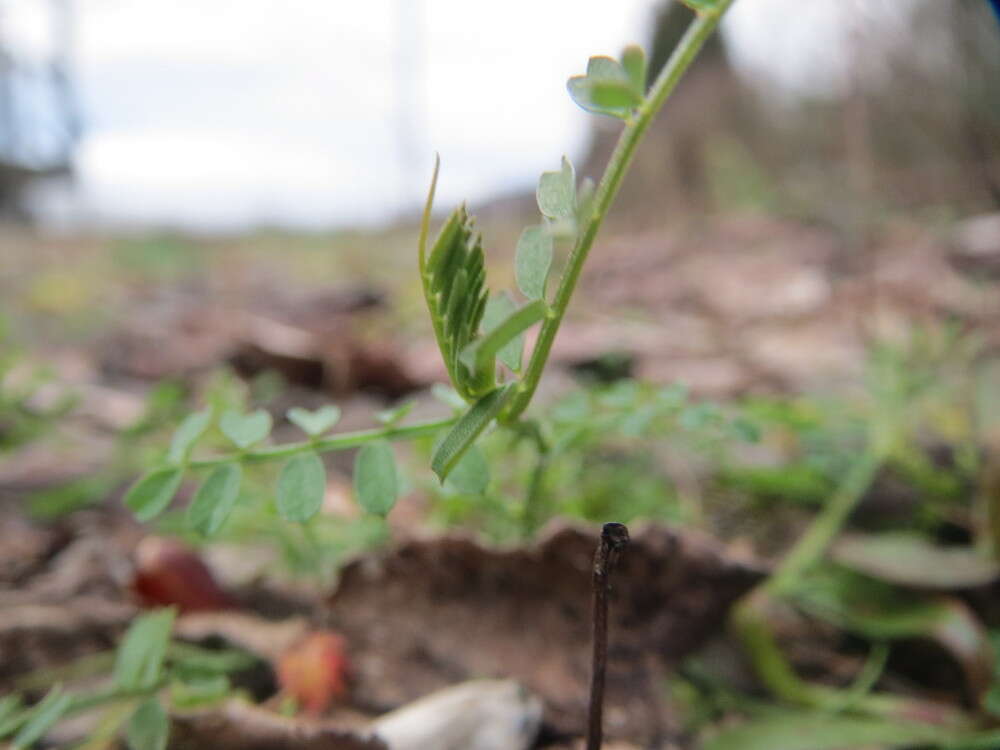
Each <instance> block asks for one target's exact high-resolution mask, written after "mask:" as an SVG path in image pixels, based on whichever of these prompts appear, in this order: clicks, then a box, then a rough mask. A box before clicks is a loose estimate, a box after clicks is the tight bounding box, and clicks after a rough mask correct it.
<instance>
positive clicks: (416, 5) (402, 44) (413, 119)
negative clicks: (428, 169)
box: [395, 0, 426, 210]
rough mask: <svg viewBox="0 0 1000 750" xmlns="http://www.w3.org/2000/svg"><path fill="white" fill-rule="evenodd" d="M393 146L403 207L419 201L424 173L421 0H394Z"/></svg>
mask: <svg viewBox="0 0 1000 750" xmlns="http://www.w3.org/2000/svg"><path fill="white" fill-rule="evenodd" d="M395 16H396V76H395V78H396V117H395V120H396V147H397V151H398V160H399V162H398V163H399V191H398V193H399V194H398V204H399V207H400V209H403V210H406V209H408V208H409V207H410V206H411V204H413V203H414V202H418V201H419V197H420V195H421V194H422V192H423V183H424V178H425V177H426V175H423V174H421V166H422V165H423V163H424V162H425V161H426V159H425V158H424V157H425V156H426V155H425V154H424V150H425V147H424V140H425V137H424V126H425V121H426V120H425V101H424V84H425V80H426V77H425V68H424V20H425V7H424V2H423V0H396V13H395Z"/></svg>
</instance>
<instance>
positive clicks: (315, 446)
mask: <svg viewBox="0 0 1000 750" xmlns="http://www.w3.org/2000/svg"><path fill="white" fill-rule="evenodd" d="M457 419H458V418H457V417H449V418H447V419H438V420H435V421H432V422H419V423H417V424H411V425H404V426H402V427H397V426H390V427H380V428H377V429H373V430H358V431H356V432H343V433H340V434H339V435H333V436H331V437H327V438H320V439H317V440H301V441H299V442H295V443H284V444H282V445H274V446H268V447H266V448H258V449H256V450H249V451H244V452H242V453H226V454H223V455H220V456H212V457H211V458H200V459H196V460H193V461H189V462H188V466H190V467H191V468H192V469H208V468H211V467H213V466H219V465H220V464H227V463H231V462H233V461H245V462H247V463H259V462H264V461H277V460H279V459H282V458H289V457H290V456H294V455H297V454H299V453H308V452H310V451H315V452H316V453H329V452H331V451H343V450H348V449H350V448H358V447H360V446H362V445H365V444H366V443H373V442H375V441H376V440H412V439H414V438H419V437H425V436H428V435H436V434H437V433H438V432H439V431H440V430H443V429H444V428H446V427H451V426H452V425H453V424H455V422H456V421H457Z"/></svg>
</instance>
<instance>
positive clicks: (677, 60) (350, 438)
mask: <svg viewBox="0 0 1000 750" xmlns="http://www.w3.org/2000/svg"><path fill="white" fill-rule="evenodd" d="M685 2H686V3H687V4H688V5H689V6H690V7H691V8H692V9H693V10H694V11H696V14H697V16H696V18H695V20H693V21H692V23H691V26H690V27H689V29H688V30H687V33H686V34H685V35H684V37H683V39H682V40H681V41H680V43H679V44H678V46H677V48H676V49H675V50H674V53H673V54H672V55H671V57H670V59H669V60H668V61H667V63H666V65H664V67H663V69H662V70H661V71H660V73H659V74H658V75H657V77H656V79H655V80H654V81H653V82H652V83H651V84H650V83H649V82H648V81H647V63H646V56H645V53H644V52H643V51H642V49H640V48H639V47H636V46H630V47H627V48H626V49H625V51H624V52H623V53H622V55H621V58H620V59H618V60H615V59H612V58H610V57H592V58H590V60H589V62H588V64H587V72H586V74H584V75H579V76H574V77H573V78H571V79H570V80H569V82H568V89H569V93H570V95H571V96H572V98H573V100H574V101H575V102H576V103H577V104H578V105H580V106H581V107H583V108H584V109H586V110H588V111H590V112H593V113H597V114H601V115H607V116H610V117H615V118H618V119H620V120H622V121H624V127H623V129H622V131H621V134H620V136H619V139H618V144H617V146H616V148H615V150H614V153H613V154H612V156H611V159H610V161H609V163H608V166H607V168H606V170H605V172H604V175H603V177H602V178H601V180H600V181H599V182H598V183H597V184H596V185H595V184H594V183H593V182H592V181H590V180H584V181H583V182H582V183H580V184H578V183H577V179H576V174H575V171H574V169H573V165H572V164H570V162H569V160H568V159H567V158H565V157H563V159H562V163H561V165H560V168H559V169H558V170H556V171H553V172H545V173H544V174H542V176H541V178H540V180H539V182H538V190H537V199H538V207H539V210H540V212H541V215H542V216H541V221H540V223H538V224H536V225H533V226H529V227H527V228H525V229H524V231H523V232H522V233H521V236H520V239H519V240H518V243H517V252H516V261H515V262H516V268H515V272H516V273H515V276H516V279H517V285H518V288H519V290H520V293H521V295H522V296H523V298H524V301H523V302H522V303H520V304H519V303H518V302H516V301H515V299H514V297H513V296H512V295H510V294H507V293H502V292H501V293H497V294H491V293H490V290H489V289H488V287H487V283H486V282H487V279H486V270H485V263H484V255H483V247H482V239H481V237H480V235H479V234H478V232H477V231H476V229H475V225H474V219H473V217H471V216H470V215H469V213H468V210H467V209H466V207H465V206H464V205H462V206H459V207H458V208H456V209H455V210H454V211H453V212H452V213H451V215H450V216H449V217H448V218H447V220H446V221H445V223H444V225H443V227H442V228H441V230H440V232H439V233H438V235H437V238H436V240H435V241H434V242H433V243H430V241H429V240H430V227H429V225H430V221H431V210H432V206H433V199H434V190H435V186H436V184H437V174H438V170H437V165H435V170H434V177H433V179H432V181H431V188H430V194H429V196H428V199H427V204H426V207H425V209H424V214H423V220H422V222H421V226H420V237H419V242H418V253H419V270H420V276H421V281H422V283H423V290H424V296H425V299H426V302H427V308H428V311H429V312H430V317H431V323H432V325H433V329H434V334H435V337H436V339H437V343H438V346H439V348H440V351H441V355H442V357H443V358H444V363H445V366H446V368H447V371H448V375H449V377H450V380H451V385H452V387H453V389H454V392H453V393H452V392H449V393H450V395H451V396H452V402H453V403H454V402H457V404H456V406H457V408H456V415H455V416H452V417H449V418H445V419H439V420H434V421H428V422H418V423H410V424H403V420H404V419H405V417H406V415H407V413H408V411H409V408H408V407H409V405H404V406H403V407H400V408H398V409H395V410H392V411H389V412H385V413H382V414H381V415H380V419H381V421H382V422H383V426H382V427H379V428H377V429H371V430H363V431H359V432H346V433H338V434H333V435H330V434H329V433H330V431H331V430H332V429H333V427H334V426H335V425H336V423H337V421H338V418H339V416H340V412H339V410H338V409H337V407H335V406H332V405H330V406H326V407H323V408H322V409H319V410H318V411H314V412H310V411H307V410H305V409H292V410H291V411H290V412H289V413H288V418H289V420H290V421H292V422H293V423H294V424H295V425H297V426H298V427H299V428H300V429H301V430H302V431H303V432H304V433H305V434H306V435H307V439H305V440H303V441H301V442H294V443H285V444H281V445H263V443H264V441H265V440H266V439H267V437H268V435H269V434H270V431H271V426H272V423H271V417H270V415H269V414H268V413H267V412H265V411H262V410H259V411H256V412H254V413H251V414H240V413H237V412H234V411H226V412H224V413H222V414H218V415H217V414H215V413H213V412H212V411H211V410H206V411H202V412H197V413H195V414H191V415H190V416H188V417H187V419H185V420H184V422H183V423H182V424H181V425H180V427H179V428H178V429H177V432H176V433H175V435H174V438H173V441H172V443H171V446H170V450H169V452H168V453H167V456H166V460H165V462H164V463H163V464H162V465H160V466H158V467H156V468H154V469H153V470H152V471H150V472H149V473H147V474H146V475H145V476H143V477H142V478H141V479H140V480H139V481H138V482H137V483H136V484H135V485H133V486H132V488H131V489H130V490H129V492H128V493H127V495H126V497H125V504H126V505H127V506H128V507H129V508H130V509H131V510H132V511H133V512H134V513H135V514H136V516H137V517H138V518H139V519H140V520H143V521H148V520H151V519H153V518H154V517H156V516H157V515H159V514H160V513H161V512H162V511H164V510H165V509H166V508H167V506H169V505H170V503H171V501H172V499H173V497H174V495H175V494H176V493H177V491H178V489H179V488H180V486H181V483H182V481H183V479H184V476H185V475H186V474H187V473H189V472H200V471H207V472H208V473H207V476H205V478H204V479H203V481H202V482H201V485H200V486H199V487H198V489H197V491H196V492H195V495H194V498H193V499H192V501H191V504H190V505H189V507H188V509H187V521H188V525H189V526H190V527H191V528H192V529H193V530H195V531H196V532H198V533H200V534H202V535H205V536H210V535H212V534H214V533H216V532H217V531H218V530H219V529H220V528H221V527H222V525H223V524H224V523H225V522H226V520H227V518H228V517H229V515H230V513H231V511H232V510H233V508H234V507H235V505H236V504H237V502H238V500H239V497H240V490H241V482H242V476H243V467H244V466H245V465H247V464H253V463H260V462H273V461H283V462H284V465H283V467H282V468H281V471H280V474H279V476H278V479H277V485H276V505H277V510H278V513H279V514H280V515H281V517H282V518H284V519H285V520H287V521H292V522H306V521H309V519H311V518H312V517H313V516H315V515H316V513H317V512H318V511H319V509H320V506H321V504H322V501H323V494H324V489H325V486H326V475H325V470H324V467H323V463H322V461H321V460H320V457H319V456H320V454H321V453H324V452H329V451H339V450H347V449H353V448H359V449H360V450H359V451H358V453H357V458H356V462H355V468H354V488H355V495H356V497H357V500H358V502H359V504H360V505H361V506H362V508H363V509H364V510H366V511H368V512H369V513H373V514H376V515H379V516H384V515H386V514H387V513H388V512H389V511H390V510H391V509H392V507H393V505H394V504H395V502H396V498H397V495H398V493H399V485H400V482H399V479H398V475H397V470H396V465H395V460H394V455H393V451H392V448H391V445H390V441H394V440H404V439H412V438H417V437H421V436H428V435H435V436H436V435H438V434H439V433H440V434H441V435H442V437H441V438H440V440H439V442H438V443H437V447H436V449H435V450H434V453H433V456H432V459H431V468H432V469H433V471H434V473H435V474H436V475H437V476H438V478H439V479H440V480H441V481H442V482H443V481H445V480H446V479H448V478H449V477H452V480H451V481H453V482H459V483H461V484H462V485H463V486H464V487H468V488H477V487H478V488H479V491H481V490H482V488H483V487H485V485H486V483H487V480H488V466H487V465H486V463H485V461H484V460H483V459H482V456H481V455H479V454H478V453H477V451H476V449H475V442H476V439H477V438H478V437H479V436H480V435H481V434H482V433H483V432H484V431H485V430H487V429H488V428H489V427H491V425H493V424H498V425H500V426H501V427H503V428H505V429H508V430H511V431H512V432H513V434H515V435H520V436H524V437H526V438H529V439H530V440H531V441H533V443H534V444H535V445H536V446H537V449H538V455H539V462H538V465H539V473H540V472H542V471H544V467H545V463H546V454H547V452H548V450H549V447H548V443H547V440H546V438H545V430H544V429H543V427H542V426H541V425H539V424H538V423H537V422H535V421H531V420H527V419H525V418H524V416H523V415H524V412H525V409H526V408H527V407H528V405H529V404H530V403H531V400H532V397H533V396H534V394H535V390H536V388H537V387H538V384H539V381H540V379H541V376H542V373H543V371H544V370H545V366H546V363H547V361H548V358H549V353H550V351H551V349H552V343H553V341H554V339H555V336H556V333H557V332H558V330H559V326H560V324H561V322H562V320H563V317H564V315H565V314H566V310H567V308H568V307H569V303H570V300H571V298H572V296H573V291H574V289H575V288H576V283H577V280H578V279H579V276H580V273H581V271H582V269H583V265H584V263H585V261H586V259H587V255H588V254H589V252H590V250H591V248H592V247H593V244H594V240H595V238H596V237H597V233H598V230H599V229H600V227H601V224H602V222H603V221H604V218H605V216H606V215H607V213H608V211H609V210H610V208H611V205H612V203H613V202H614V198H615V195H616V194H617V192H618V188H619V187H620V185H621V183H622V180H623V178H624V176H625V174H626V171H627V170H628V167H629V164H630V162H631V160H632V157H633V155H634V154H635V150H636V147H637V146H638V144H639V142H640V140H641V139H642V136H643V134H644V133H645V131H646V129H647V128H648V127H649V125H650V123H651V122H652V120H653V117H654V116H655V114H656V113H657V111H659V109H660V108H661V107H662V106H663V103H664V102H665V101H666V99H667V97H668V96H669V95H670V93H671V92H672V91H673V90H674V88H675V87H676V85H677V83H678V81H679V80H680V78H681V76H682V75H683V73H684V71H685V70H687V68H688V67H689V66H690V64H691V62H692V61H693V60H694V58H695V56H696V55H697V53H698V50H699V49H700V48H701V47H702V45H703V44H704V42H705V40H706V39H707V38H708V37H709V35H710V34H711V33H712V32H713V31H714V30H715V28H716V26H717V25H718V23H719V20H720V19H721V17H722V16H723V14H724V13H725V12H726V10H727V9H728V7H729V6H730V5H731V4H732V0H685ZM561 243H565V244H567V245H570V246H571V249H570V251H569V255H568V257H567V258H566V260H565V263H564V264H562V273H561V276H560V278H559V280H558V283H557V284H556V286H555V292H554V294H549V288H548V287H549V284H548V279H549V274H550V270H551V268H552V265H553V262H552V261H553V255H554V250H555V246H556V245H557V244H561ZM539 323H540V324H541V327H540V330H539V333H538V337H537V341H536V343H535V346H534V348H533V350H532V351H531V353H530V355H529V356H527V357H525V355H524V334H525V332H526V331H527V330H528V329H529V328H531V327H532V326H534V325H537V324H539ZM456 393H457V397H455V394H456ZM213 424H215V425H216V426H217V427H218V429H219V430H220V431H221V433H222V434H223V435H224V436H225V437H226V438H227V439H228V441H229V442H230V443H232V444H233V445H234V446H235V448H236V450H235V451H234V452H231V453H226V454H222V455H214V456H207V457H201V456H192V452H193V449H194V447H195V445H196V443H197V442H198V441H199V439H201V438H202V436H204V435H205V434H206V433H207V431H208V430H209V428H210V427H212V426H213ZM528 494H529V499H530V495H531V491H530V488H529V493H528Z"/></svg>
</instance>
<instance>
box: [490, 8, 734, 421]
mask: <svg viewBox="0 0 1000 750" xmlns="http://www.w3.org/2000/svg"><path fill="white" fill-rule="evenodd" d="M732 3H733V0H720V2H718V3H717V4H716V6H715V7H714V8H712V9H710V10H703V11H699V13H698V17H697V18H696V19H695V20H694V21H693V22H692V23H691V25H690V26H689V27H688V30H687V32H686V33H685V34H684V37H683V38H682V39H681V41H680V43H679V44H678V45H677V47H676V49H674V52H673V54H671V56H670V59H669V60H667V63H666V65H664V66H663V70H661V71H660V74H659V75H658V76H657V78H656V81H655V82H654V83H653V86H652V87H651V88H650V90H649V93H648V94H647V95H646V98H645V99H644V100H643V102H642V104H641V105H640V106H639V108H638V109H637V110H636V112H635V114H634V116H633V117H631V118H630V119H629V120H628V121H627V122H626V124H625V128H624V130H622V133H621V135H620V136H619V137H618V143H617V144H616V145H615V150H614V153H612V155H611V160H610V161H609V162H608V166H607V168H606V169H605V170H604V175H603V176H602V177H601V181H600V183H599V184H598V186H597V192H596V194H595V197H594V201H593V204H592V208H591V211H590V215H589V216H587V217H585V223H584V226H583V227H582V230H581V231H580V234H579V236H578V238H577V240H576V244H575V245H574V247H573V251H572V252H571V254H570V256H569V260H568V261H567V263H566V268H565V270H564V271H563V274H562V277H561V278H560V280H559V288H558V290H557V291H556V296H555V299H554V301H553V303H552V308H551V309H550V310H549V312H548V314H547V315H546V317H545V320H544V321H543V323H542V328H541V331H539V334H538V342H537V343H536V344H535V348H534V351H533V352H532V353H531V360H530V361H529V362H528V366H527V368H526V369H525V371H524V377H523V379H522V380H521V382H520V383H519V384H518V386H517V391H516V392H515V394H514V397H513V398H512V399H511V403H510V405H509V406H508V407H507V409H506V412H505V413H504V414H503V415H502V421H503V422H505V423H508V424H509V423H511V422H514V421H516V420H517V418H518V417H519V416H520V415H521V414H522V413H523V412H524V410H525V408H527V406H528V404H529V403H530V402H531V398H532V396H534V394H535V389H536V388H537V387H538V383H539V381H540V380H541V377H542V371H543V370H544V369H545V363H546V362H547V361H548V358H549V353H550V351H551V350H552V343H553V341H554V340H555V337H556V333H557V332H558V331H559V326H560V324H561V323H562V319H563V316H564V315H565V314H566V309H567V307H569V301H570V298H571V297H572V296H573V291H574V289H575V288H576V283H577V280H578V279H579V277H580V272H581V270H582V269H583V264H584V262H585V261H586V260H587V254H588V253H589V252H590V248H591V247H592V246H593V244H594V240H595V239H596V237H597V232H598V230H599V229H600V228H601V224H602V223H603V221H604V217H605V216H606V215H607V213H608V211H609V210H610V208H611V205H612V203H614V200H615V196H616V195H617V194H618V189H619V187H621V183H622V180H623V179H624V178H625V173H626V172H627V171H628V167H629V165H630V164H631V162H632V158H633V156H635V150H636V148H637V147H638V145H639V142H640V141H641V140H642V137H643V135H644V134H645V133H646V130H647V129H648V128H649V126H650V124H651V123H652V121H653V118H654V117H655V116H656V113H657V112H659V110H660V108H661V107H662V106H663V104H664V102H666V100H667V98H668V97H669V96H670V94H671V93H672V92H673V91H674V89H675V88H676V87H677V83H678V82H679V81H680V79H681V76H683V75H684V72H685V71H686V70H687V69H688V67H689V66H690V65H691V63H692V61H693V60H694V59H695V57H696V56H697V55H698V52H699V51H700V50H701V48H702V45H704V43H705V41H706V40H707V39H708V38H709V37H710V36H711V35H712V32H713V31H715V29H716V27H717V26H718V25H719V21H720V20H721V19H722V16H723V15H724V14H725V12H726V11H727V10H728V9H729V6H730V5H732Z"/></svg>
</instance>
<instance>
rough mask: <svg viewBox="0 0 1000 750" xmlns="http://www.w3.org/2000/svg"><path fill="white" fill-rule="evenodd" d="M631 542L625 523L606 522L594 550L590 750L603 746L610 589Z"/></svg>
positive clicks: (588, 716)
mask: <svg viewBox="0 0 1000 750" xmlns="http://www.w3.org/2000/svg"><path fill="white" fill-rule="evenodd" d="M626 546H628V529H627V528H626V527H625V525H624V524H620V523H606V524H604V528H602V529H601V539H600V541H599V542H598V543H597V551H596V552H595V553H594V578H593V587H594V592H593V596H594V613H593V614H594V621H593V627H594V635H593V652H592V655H591V673H590V709H589V712H588V715H587V750H600V747H601V742H602V741H603V738H604V678H605V674H606V672H607V666H608V593H609V591H610V590H611V583H610V578H611V571H612V570H613V569H614V567H615V565H616V564H617V562H618V559H619V558H620V557H621V554H622V552H624V550H625V547H626Z"/></svg>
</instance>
